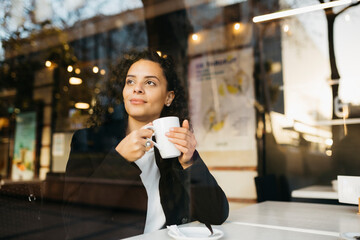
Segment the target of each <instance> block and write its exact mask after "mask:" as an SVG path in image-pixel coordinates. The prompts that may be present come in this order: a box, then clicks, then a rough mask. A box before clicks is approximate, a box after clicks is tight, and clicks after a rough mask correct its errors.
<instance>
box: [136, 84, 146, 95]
mask: <svg viewBox="0 0 360 240" xmlns="http://www.w3.org/2000/svg"><path fill="white" fill-rule="evenodd" d="M134 92H135V93H143V92H144V90H143V88H142V86H141V84H136V85H135V86H134Z"/></svg>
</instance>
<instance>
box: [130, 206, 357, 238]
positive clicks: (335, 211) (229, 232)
mask: <svg viewBox="0 0 360 240" xmlns="http://www.w3.org/2000/svg"><path fill="white" fill-rule="evenodd" d="M183 226H204V225H203V224H200V223H198V222H193V223H190V224H186V225H183ZM183 226H179V227H183ZM213 228H218V229H220V230H222V231H223V232H224V234H225V235H224V237H223V238H221V239H222V240H230V239H231V240H232V239H234V240H235V239H236V240H238V239H242V240H252V239H254V240H255V239H256V240H269V239H295V240H296V239H315V240H317V239H319V240H320V239H324V240H325V239H339V233H340V232H360V215H358V214H357V207H356V206H342V205H328V204H313V203H296V202H263V203H259V204H254V205H251V206H248V207H245V208H241V209H238V210H236V211H233V212H231V213H230V216H229V218H228V220H227V221H226V222H225V223H224V224H223V225H221V226H213ZM167 232H168V230H167V229H163V230H159V231H155V232H153V233H148V234H143V235H139V236H135V237H132V238H128V240H130V239H131V240H150V239H151V240H152V239H159V240H161V239H171V238H170V237H169V235H168V234H167Z"/></svg>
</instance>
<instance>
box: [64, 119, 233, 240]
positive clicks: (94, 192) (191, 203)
mask: <svg viewBox="0 0 360 240" xmlns="http://www.w3.org/2000/svg"><path fill="white" fill-rule="evenodd" d="M124 126H125V124H124V123H123V122H112V123H109V124H106V125H104V126H100V127H96V128H88V129H83V130H79V131H76V132H75V133H74V136H73V139H72V143H71V152H70V156H69V160H68V163H67V167H66V178H65V189H64V203H65V205H64V208H63V213H64V220H65V223H66V228H67V234H68V239H71V238H72V236H78V235H79V234H83V233H82V231H83V230H86V229H82V228H74V227H73V225H72V223H71V222H72V221H76V219H78V218H80V219H82V218H86V219H89V220H91V218H92V217H96V219H99V217H98V216H101V217H100V219H101V220H100V222H101V223H103V222H105V223H110V224H109V225H111V226H113V227H114V228H116V231H115V232H114V233H113V236H112V237H114V239H115V238H121V237H128V236H132V235H136V234H141V233H143V230H144V226H145V218H146V210H147V194H146V190H145V187H144V185H143V184H142V182H141V178H140V174H141V170H140V169H139V168H138V166H137V165H136V164H135V163H131V162H128V161H127V160H126V159H124V158H123V157H122V156H121V155H120V154H119V153H117V152H116V151H115V147H116V145H117V144H118V143H119V142H120V141H121V140H122V139H123V138H124V137H125V128H124ZM154 153H155V159H156V164H157V166H158V168H159V171H160V181H159V191H160V199H161V205H162V207H163V210H164V213H165V217H166V225H172V224H183V223H187V222H190V221H194V220H198V221H200V222H203V223H207V224H215V225H219V224H222V223H223V222H224V221H225V220H226V218H227V217H228V212H229V205H228V201H227V198H226V196H225V194H224V192H223V191H222V189H221V188H220V187H219V185H218V184H217V182H216V180H215V179H214V177H213V176H212V175H211V174H210V172H209V170H208V168H207V167H206V165H205V164H204V162H203V161H202V159H201V157H200V156H199V154H198V152H197V151H195V152H194V155H193V160H194V163H193V165H192V166H191V167H189V168H187V169H185V170H184V169H183V168H182V166H181V165H180V163H179V161H178V159H177V158H172V159H162V158H161V156H160V154H159V151H158V150H157V149H156V148H155V151H154ZM79 203H80V204H82V205H81V207H83V206H88V205H89V206H94V205H95V206H99V207H97V208H96V210H97V211H96V213H89V212H86V213H84V211H80V213H81V214H80V213H79V215H78V216H76V211H75V210H74V209H76V208H75V207H74V206H79V205H78V204H79ZM89 209H94V208H89ZM99 212H101V213H99ZM83 214H85V216H84V215H83ZM93 214H95V215H96V214H98V215H96V216H93ZM96 226H97V228H99V229H98V231H101V230H102V228H101V226H98V225H96ZM79 231H80V232H79ZM110 238H111V237H110Z"/></svg>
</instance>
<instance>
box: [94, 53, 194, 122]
mask: <svg viewBox="0 0 360 240" xmlns="http://www.w3.org/2000/svg"><path fill="white" fill-rule="evenodd" d="M141 59H143V60H150V61H153V62H156V63H159V64H160V66H161V68H162V70H163V73H164V75H165V77H166V80H167V90H168V91H174V94H175V98H174V99H173V101H172V103H171V105H170V106H169V107H167V106H164V108H163V110H162V112H161V114H160V116H161V117H166V116H177V117H179V119H180V123H182V121H183V120H185V119H189V108H188V99H187V94H186V93H185V88H184V86H183V84H182V82H181V81H180V79H179V78H178V76H177V74H176V71H175V63H174V61H173V59H172V57H171V56H166V57H160V56H159V54H158V53H157V52H156V51H152V50H144V51H130V52H128V53H125V54H124V55H123V57H122V58H121V59H120V60H119V61H118V62H117V63H116V64H115V65H114V66H113V67H112V70H111V72H110V77H109V79H108V81H107V82H106V84H105V88H104V90H103V91H102V92H101V93H99V95H98V96H97V101H96V105H95V107H94V112H93V114H92V115H91V117H90V119H89V122H88V123H89V125H90V126H99V125H102V124H104V123H106V122H110V121H112V120H115V119H119V118H121V119H124V120H125V121H126V120H127V117H128V114H127V112H126V111H125V108H124V103H123V95H122V92H123V89H124V87H125V80H126V76H127V73H128V70H129V68H130V67H131V65H132V64H134V63H135V62H137V61H139V60H141Z"/></svg>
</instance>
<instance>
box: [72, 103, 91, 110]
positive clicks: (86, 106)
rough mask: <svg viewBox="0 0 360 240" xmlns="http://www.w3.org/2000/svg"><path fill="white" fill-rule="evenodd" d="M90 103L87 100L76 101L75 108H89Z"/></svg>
mask: <svg viewBox="0 0 360 240" xmlns="http://www.w3.org/2000/svg"><path fill="white" fill-rule="evenodd" d="M89 107H90V104H88V103H85V102H77V103H75V108H77V109H89Z"/></svg>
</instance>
